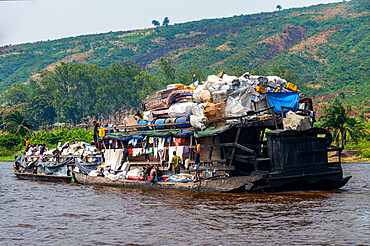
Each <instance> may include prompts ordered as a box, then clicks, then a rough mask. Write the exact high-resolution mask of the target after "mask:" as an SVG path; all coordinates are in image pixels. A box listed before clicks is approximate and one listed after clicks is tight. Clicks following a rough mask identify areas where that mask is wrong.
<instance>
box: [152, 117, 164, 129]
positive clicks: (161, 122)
mask: <svg viewBox="0 0 370 246" xmlns="http://www.w3.org/2000/svg"><path fill="white" fill-rule="evenodd" d="M165 123H166V119H165V118H163V119H156V120H153V121H152V124H156V125H158V124H165ZM154 127H155V129H166V127H165V126H154Z"/></svg>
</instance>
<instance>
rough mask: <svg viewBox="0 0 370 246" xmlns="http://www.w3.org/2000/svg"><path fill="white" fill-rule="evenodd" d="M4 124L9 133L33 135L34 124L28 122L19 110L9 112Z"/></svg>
mask: <svg viewBox="0 0 370 246" xmlns="http://www.w3.org/2000/svg"><path fill="white" fill-rule="evenodd" d="M4 124H5V127H6V128H7V130H8V131H9V133H12V134H15V135H19V136H22V137H24V136H32V135H33V132H32V130H31V128H32V125H31V124H29V123H28V122H27V119H26V118H25V116H24V115H23V114H21V113H20V112H19V111H14V112H12V113H9V114H8V115H6V116H5V117H4Z"/></svg>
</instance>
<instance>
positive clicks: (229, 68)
mask: <svg viewBox="0 0 370 246" xmlns="http://www.w3.org/2000/svg"><path fill="white" fill-rule="evenodd" d="M368 10H369V2H368V1H366V0H352V1H350V2H342V3H333V4H327V5H317V6H311V7H306V8H298V9H288V10H282V11H276V12H272V13H260V14H253V15H240V16H234V17H231V18H221V19H207V20H201V21H194V22H189V23H183V24H176V25H168V26H161V27H157V28H153V29H146V30H134V31H127V32H109V33H104V34H96V35H85V36H78V37H71V38H64V39H59V40H54V41H47V42H37V43H31V44H25V45H16V46H9V47H2V48H0V57H1V59H0V88H2V89H5V88H7V86H8V85H11V84H13V83H16V82H21V83H24V82H26V81H28V79H29V78H30V76H33V77H32V78H34V79H35V80H39V79H40V78H39V77H38V76H37V73H38V72H39V71H41V70H43V69H48V70H52V69H53V68H54V67H55V65H57V64H59V63H60V62H66V63H77V62H79V63H85V64H90V65H98V66H101V67H109V66H111V61H112V60H113V61H115V62H118V63H119V64H121V65H122V62H132V63H133V64H135V65H138V66H141V68H143V69H145V72H146V74H145V76H149V75H148V74H151V75H153V76H160V77H161V76H162V75H163V73H160V69H159V66H160V61H159V58H161V57H166V58H169V59H170V61H171V65H172V66H173V67H174V68H175V69H176V72H177V73H178V74H179V76H177V78H176V79H178V80H184V79H186V78H188V79H189V76H188V74H189V73H188V72H189V70H192V69H193V70H196V69H199V70H201V71H202V74H203V75H202V76H204V77H203V79H205V75H207V74H213V73H217V72H219V71H221V70H225V71H226V72H227V73H232V72H234V71H235V70H237V67H244V68H245V69H247V70H252V69H259V70H260V71H271V69H272V68H273V67H276V66H277V64H281V65H283V66H284V67H285V68H287V69H290V70H291V71H293V72H294V73H296V74H299V77H298V81H299V82H300V83H301V84H305V85H307V86H308V87H307V90H306V91H307V92H308V93H309V94H310V95H311V96H315V98H316V101H317V102H319V103H320V105H327V103H328V102H330V101H331V100H333V98H334V97H338V96H339V97H341V98H342V99H343V100H344V102H347V103H349V102H350V103H352V104H353V109H354V110H353V112H355V113H356V112H357V113H359V111H362V112H364V113H365V114H366V115H369V114H370V113H369V108H368V105H369V97H368V91H369V90H370V88H369V83H368V80H369V79H368V78H369V57H370V56H369V35H368ZM116 64H117V63H116ZM81 67H83V66H82V65H81ZM81 69H85V68H81ZM86 69H87V68H86ZM89 69H90V68H89ZM135 69H136V70H135V72H139V69H138V68H135ZM98 70H99V72H100V69H98ZM140 72H142V71H141V70H140ZM94 73H95V72H94ZM181 73H183V74H182V75H183V76H180V74H181ZM44 74H45V72H44ZM136 75H138V74H136ZM44 76H45V75H44ZM94 76H95V74H94ZM162 77H163V76H162ZM41 78H43V76H41ZM142 79H145V80H146V78H142ZM53 89H55V88H50V90H53ZM132 89H133V91H131V88H127V92H128V94H127V95H128V96H129V95H134V93H137V91H135V89H134V88H132ZM107 90H108V91H109V90H110V91H112V90H114V89H112V88H109V86H107V87H105V88H104V89H102V90H101V92H103V91H107ZM50 93H51V94H52V93H53V92H52V91H50ZM67 94H68V93H67ZM67 94H66V95H65V96H66V97H67V98H66V99H63V101H65V102H66V103H71V104H73V103H74V102H73V101H71V100H73V99H70V98H68V95H67ZM34 100H37V99H34ZM76 100H78V99H76ZM135 100H136V99H135ZM39 101H40V103H41V102H44V103H46V101H45V100H44V99H42V98H39ZM28 102H29V101H28ZM126 102H127V101H125V102H121V103H126ZM323 102H324V103H323ZM102 106H103V105H102ZM104 106H105V105H104ZM74 107H77V106H74ZM366 107H367V108H366ZM102 109H103V107H102ZM74 110H77V111H78V110H82V111H83V112H85V111H87V110H95V109H90V108H89V109H87V108H73V107H72V108H71V111H73V112H74ZM50 113H52V112H50ZM55 113H57V114H58V117H63V116H65V115H67V114H68V113H67V112H63V116H62V113H61V112H55Z"/></svg>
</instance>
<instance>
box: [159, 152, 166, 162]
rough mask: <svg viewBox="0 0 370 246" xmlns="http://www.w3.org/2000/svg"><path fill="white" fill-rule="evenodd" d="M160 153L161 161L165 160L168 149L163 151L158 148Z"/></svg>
mask: <svg viewBox="0 0 370 246" xmlns="http://www.w3.org/2000/svg"><path fill="white" fill-rule="evenodd" d="M158 155H159V159H160V160H161V161H165V160H166V149H163V150H162V151H160V150H159V149H158Z"/></svg>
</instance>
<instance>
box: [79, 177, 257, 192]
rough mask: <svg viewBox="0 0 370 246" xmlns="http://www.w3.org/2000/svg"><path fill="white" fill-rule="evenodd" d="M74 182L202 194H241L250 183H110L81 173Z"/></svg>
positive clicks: (223, 180)
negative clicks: (201, 192)
mask: <svg viewBox="0 0 370 246" xmlns="http://www.w3.org/2000/svg"><path fill="white" fill-rule="evenodd" d="M74 175H75V180H76V181H77V182H78V183H80V184H83V185H94V186H111V187H125V188H139V189H166V190H184V191H186V190H187V191H203V192H243V191H245V188H246V187H247V184H248V183H249V181H250V177H247V176H240V177H214V178H211V179H204V180H201V181H196V182H192V181H191V182H187V183H182V182H155V183H151V182H149V181H137V180H128V179H122V180H116V181H112V180H110V179H109V178H106V177H94V176H88V175H84V174H81V173H74Z"/></svg>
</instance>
